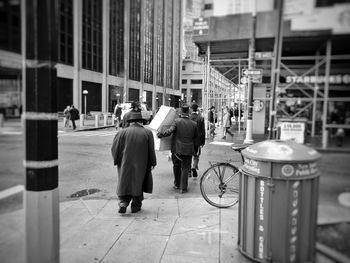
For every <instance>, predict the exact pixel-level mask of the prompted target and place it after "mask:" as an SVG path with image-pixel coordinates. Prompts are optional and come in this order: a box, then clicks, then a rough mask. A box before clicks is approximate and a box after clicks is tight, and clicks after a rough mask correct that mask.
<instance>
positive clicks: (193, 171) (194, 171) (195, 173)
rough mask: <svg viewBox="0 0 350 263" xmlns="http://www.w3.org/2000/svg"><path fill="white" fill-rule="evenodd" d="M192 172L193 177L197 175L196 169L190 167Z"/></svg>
mask: <svg viewBox="0 0 350 263" xmlns="http://www.w3.org/2000/svg"><path fill="white" fill-rule="evenodd" d="M192 174H193V177H197V176H198V174H197V171H196V169H194V168H192Z"/></svg>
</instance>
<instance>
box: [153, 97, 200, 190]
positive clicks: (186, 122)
mask: <svg viewBox="0 0 350 263" xmlns="http://www.w3.org/2000/svg"><path fill="white" fill-rule="evenodd" d="M188 115H189V106H188V105H187V104H184V105H182V107H181V118H177V119H175V121H174V122H173V123H172V125H171V126H170V128H169V129H167V130H165V131H159V132H158V133H157V136H158V138H162V137H166V136H170V135H171V134H174V135H173V138H172V142H171V158H172V161H173V173H174V178H175V179H174V189H179V188H180V193H186V192H187V190H188V189H187V186H188V174H189V172H190V170H191V161H192V155H194V154H195V149H194V146H195V140H196V138H197V136H198V131H197V123H196V122H194V121H192V120H190V119H189V117H188Z"/></svg>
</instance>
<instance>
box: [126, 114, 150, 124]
mask: <svg viewBox="0 0 350 263" xmlns="http://www.w3.org/2000/svg"><path fill="white" fill-rule="evenodd" d="M126 121H127V122H142V123H143V124H145V123H147V120H145V119H144V118H143V117H142V114H141V112H139V111H130V114H128V116H127V120H126Z"/></svg>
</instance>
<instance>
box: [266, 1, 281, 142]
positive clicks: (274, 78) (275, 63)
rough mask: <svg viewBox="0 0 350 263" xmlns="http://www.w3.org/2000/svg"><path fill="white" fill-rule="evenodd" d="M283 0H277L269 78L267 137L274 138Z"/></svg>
mask: <svg viewBox="0 0 350 263" xmlns="http://www.w3.org/2000/svg"><path fill="white" fill-rule="evenodd" d="M283 2H284V1H277V4H278V24H277V33H276V37H275V46H274V53H275V59H274V60H273V70H274V72H273V74H272V79H271V96H270V114H269V139H274V138H275V134H274V132H273V131H274V129H275V121H276V120H275V117H276V113H277V112H276V87H277V85H278V84H279V78H280V64H281V54H282V41H283Z"/></svg>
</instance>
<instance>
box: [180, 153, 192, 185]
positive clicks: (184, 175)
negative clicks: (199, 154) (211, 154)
mask: <svg viewBox="0 0 350 263" xmlns="http://www.w3.org/2000/svg"><path fill="white" fill-rule="evenodd" d="M180 158H181V159H182V162H181V185H180V189H181V190H182V191H187V187H188V173H189V172H190V170H191V161H192V156H191V155H189V156H185V155H181V157H180Z"/></svg>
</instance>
